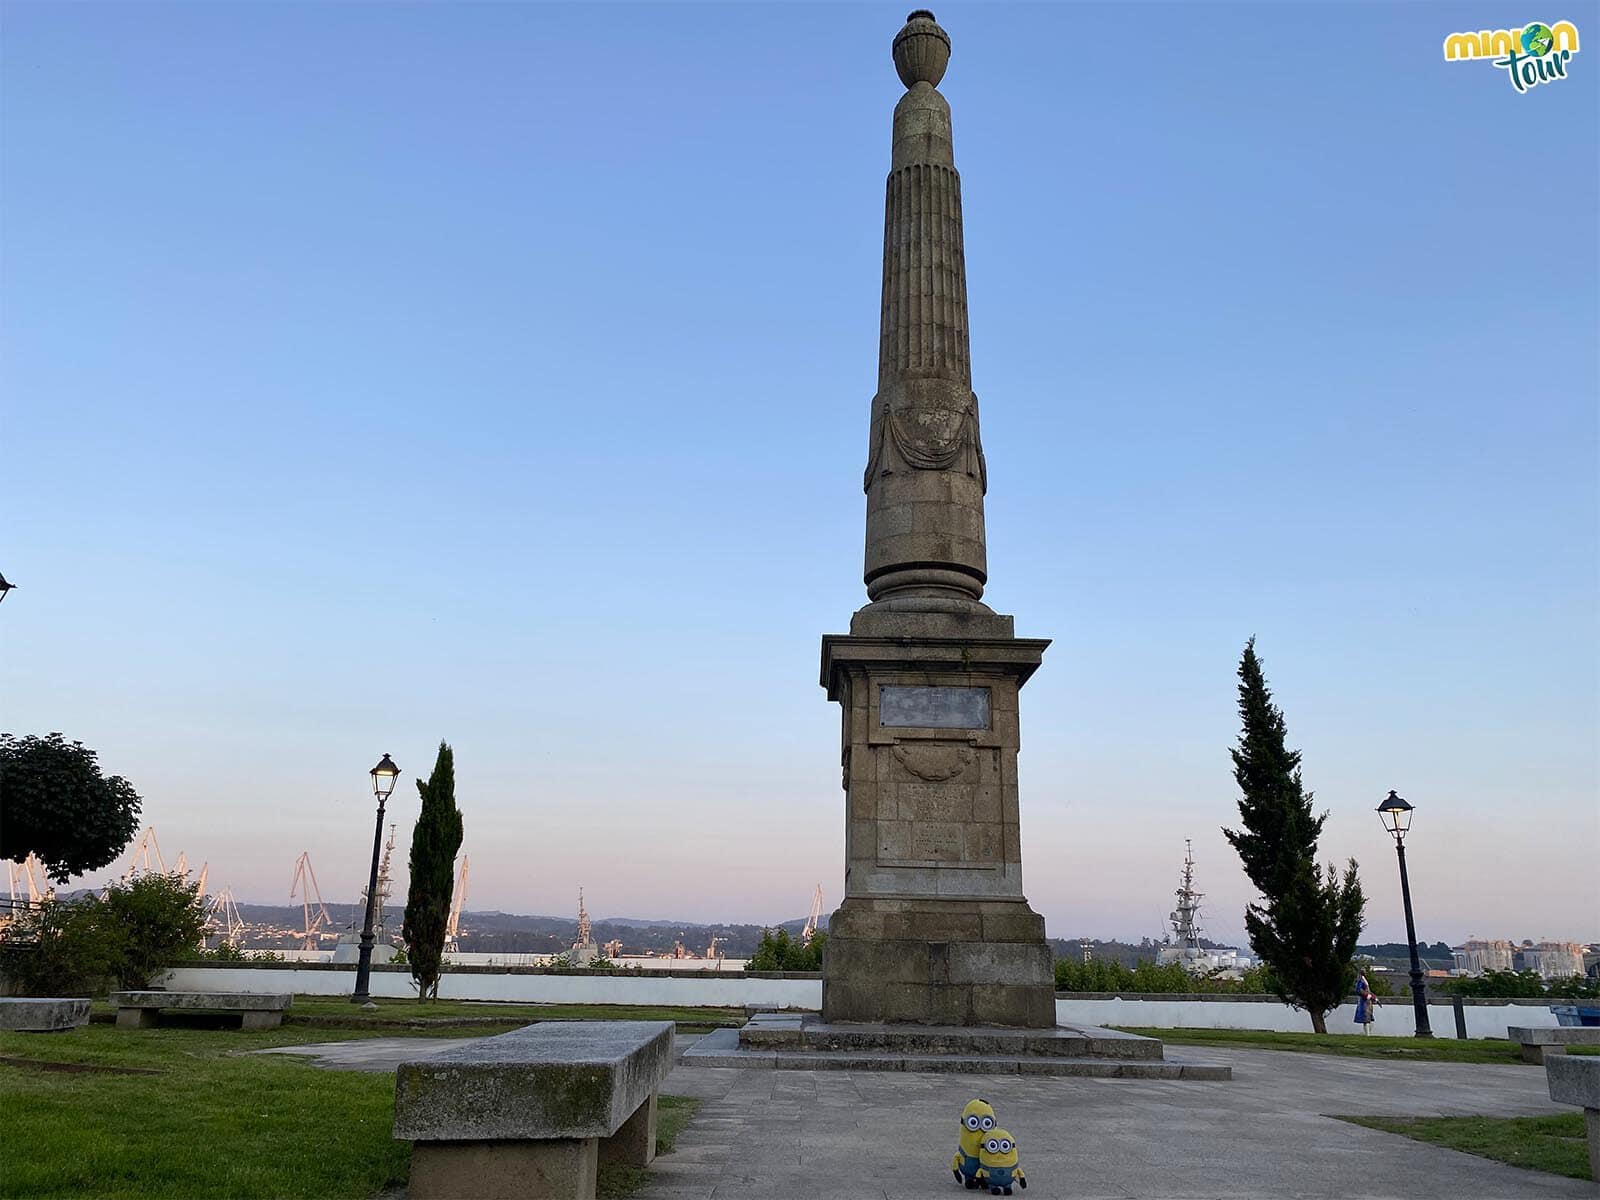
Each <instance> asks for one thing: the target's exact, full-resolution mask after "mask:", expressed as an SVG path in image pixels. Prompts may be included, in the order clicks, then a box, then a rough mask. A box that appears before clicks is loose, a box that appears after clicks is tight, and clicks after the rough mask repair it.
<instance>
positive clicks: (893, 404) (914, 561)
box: [864, 11, 988, 607]
mask: <svg viewBox="0 0 1600 1200" xmlns="http://www.w3.org/2000/svg"><path fill="white" fill-rule="evenodd" d="M894 52H895V66H896V69H897V70H898V71H899V74H900V79H901V81H902V82H903V83H905V85H906V89H907V90H906V94H905V95H904V96H902V97H901V99H900V103H899V104H897V105H895V110H894V139H893V151H892V158H891V163H890V168H889V179H888V182H887V185H886V189H885V190H886V193H887V196H886V200H885V204H884V221H883V311H882V318H881V323H880V326H879V337H878V393H877V395H876V396H874V397H873V399H872V420H871V433H870V445H869V450H868V461H867V471H866V478H865V480H864V485H865V487H866V492H867V546H866V568H865V573H864V578H865V581H866V585H867V595H868V596H869V597H870V598H871V599H872V600H874V601H877V600H888V599H895V600H901V601H911V602H912V603H911V604H907V605H902V607H926V606H925V605H917V604H916V603H915V602H916V601H919V600H926V599H929V598H943V599H947V600H954V601H957V602H958V605H957V606H961V605H960V603H959V602H962V601H977V600H978V599H979V597H981V596H982V595H983V585H984V581H985V580H986V579H987V578H988V563H987V556H986V554H985V550H984V530H983V494H984V491H985V489H986V486H987V481H986V478H985V469H984V461H983V442H982V439H981V437H980V436H979V431H978V401H977V397H976V396H974V395H973V393H972V364H971V351H970V346H969V341H968V336H967V267H966V260H965V257H964V252H963V248H962V237H961V176H960V175H958V174H957V173H956V166H955V150H954V145H953V143H952V141H951V136H950V105H949V104H948V103H947V102H946V100H945V98H944V97H943V96H941V95H940V94H939V92H938V91H937V90H936V88H935V86H934V85H935V84H937V83H938V81H939V80H940V79H941V78H942V77H943V75H944V68H945V63H946V62H947V61H948V60H949V57H950V42H949V38H948V37H946V35H945V32H944V30H942V29H940V28H939V26H938V25H937V24H935V23H934V20H933V17H932V15H931V14H928V13H925V12H921V11H918V12H916V13H913V14H912V15H911V18H910V19H909V20H908V21H907V23H906V27H905V29H903V30H902V31H901V32H900V35H899V36H898V37H897V38H896V39H895V45H894ZM946 607H950V606H946Z"/></svg>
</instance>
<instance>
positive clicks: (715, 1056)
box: [680, 1029, 1233, 1080]
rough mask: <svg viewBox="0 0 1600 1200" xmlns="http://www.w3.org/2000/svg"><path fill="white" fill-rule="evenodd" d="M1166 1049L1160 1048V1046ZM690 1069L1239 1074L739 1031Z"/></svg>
mask: <svg viewBox="0 0 1600 1200" xmlns="http://www.w3.org/2000/svg"><path fill="white" fill-rule="evenodd" d="M1156 1045H1157V1046H1159V1045H1160V1043H1159V1042H1157V1043H1156ZM680 1062H681V1063H682V1065H684V1066H686V1067H743V1068H746V1069H755V1070H773V1071H909V1072H936V1073H940V1074H964V1075H1051V1076H1076V1077H1079V1078H1092V1079H1183V1080H1192V1079H1211V1080H1228V1079H1232V1078H1233V1068H1231V1067H1226V1066H1219V1065H1217V1064H1213V1063H1200V1062H1188V1061H1184V1060H1170V1059H1161V1058H1155V1059H1150V1058H1108V1057H1100V1058H1090V1057H1070V1056H1063V1055H1059V1054H1038V1055H1029V1054H1016V1053H993V1054H990V1053H982V1054H977V1053H969V1054H937V1053H904V1052H899V1051H863V1050H814V1049H810V1048H806V1047H804V1046H803V1045H802V1046H799V1047H796V1048H793V1049H757V1048H753V1047H750V1046H748V1045H742V1044H741V1043H740V1040H739V1038H738V1031H736V1030H732V1029H719V1030H715V1031H713V1032H712V1033H708V1034H706V1035H705V1036H704V1037H702V1038H700V1039H699V1040H698V1041H697V1042H695V1043H694V1044H693V1045H692V1046H690V1047H689V1048H688V1049H687V1050H685V1051H684V1054H683V1056H682V1058H681V1059H680Z"/></svg>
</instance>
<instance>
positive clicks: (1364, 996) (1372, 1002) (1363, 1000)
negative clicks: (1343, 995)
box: [1356, 971, 1378, 1033]
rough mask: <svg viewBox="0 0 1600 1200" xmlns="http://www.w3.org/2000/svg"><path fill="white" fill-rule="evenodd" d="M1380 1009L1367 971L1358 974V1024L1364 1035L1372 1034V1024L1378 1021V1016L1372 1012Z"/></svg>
mask: <svg viewBox="0 0 1600 1200" xmlns="http://www.w3.org/2000/svg"><path fill="white" fill-rule="evenodd" d="M1377 1007H1378V998H1377V997H1376V996H1374V995H1373V994H1372V987H1371V985H1369V984H1368V983H1367V973H1366V972H1365V971H1357V972H1356V1024H1357V1025H1359V1026H1361V1032H1362V1033H1371V1032H1372V1022H1373V1021H1375V1020H1376V1019H1377V1014H1376V1013H1374V1012H1373V1011H1372V1010H1373V1009H1375V1008H1377Z"/></svg>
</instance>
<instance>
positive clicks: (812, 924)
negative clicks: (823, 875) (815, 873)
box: [800, 883, 822, 946]
mask: <svg viewBox="0 0 1600 1200" xmlns="http://www.w3.org/2000/svg"><path fill="white" fill-rule="evenodd" d="M821 918H822V885H821V884H820V883H819V884H817V891H816V894H815V895H814V896H812V897H811V915H810V916H808V917H807V918H806V927H805V929H803V930H802V931H801V933H800V944H801V945H802V946H809V945H810V944H811V939H812V938H814V937H816V936H817V922H818V921H819V920H820V919H821Z"/></svg>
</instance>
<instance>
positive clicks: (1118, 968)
mask: <svg viewBox="0 0 1600 1200" xmlns="http://www.w3.org/2000/svg"><path fill="white" fill-rule="evenodd" d="M1374 987H1376V985H1374ZM1056 990H1057V991H1058V992H1123V993H1135V992H1151V993H1164V994H1168V995H1170V994H1172V993H1174V992H1190V993H1217V994H1230V995H1243V996H1263V995H1270V994H1272V992H1273V990H1274V989H1273V979H1272V972H1271V970H1270V969H1269V968H1268V967H1266V966H1261V965H1257V966H1254V967H1246V968H1244V969H1243V970H1242V971H1241V972H1240V973H1239V978H1238V979H1225V978H1223V977H1222V974H1221V972H1218V971H1214V972H1212V973H1211V974H1209V975H1191V974H1190V973H1189V972H1188V971H1186V970H1185V969H1184V968H1183V966H1182V964H1180V963H1164V964H1161V965H1159V966H1158V965H1157V964H1155V963H1153V962H1151V961H1150V960H1149V959H1144V960H1141V961H1140V962H1139V963H1138V964H1137V965H1135V966H1132V967H1126V966H1123V965H1122V964H1121V963H1119V962H1114V961H1112V960H1110V959H1105V960H1100V959H1096V960H1094V961H1092V962H1078V961H1076V960H1075V959H1070V958H1062V959H1057V960H1056Z"/></svg>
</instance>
